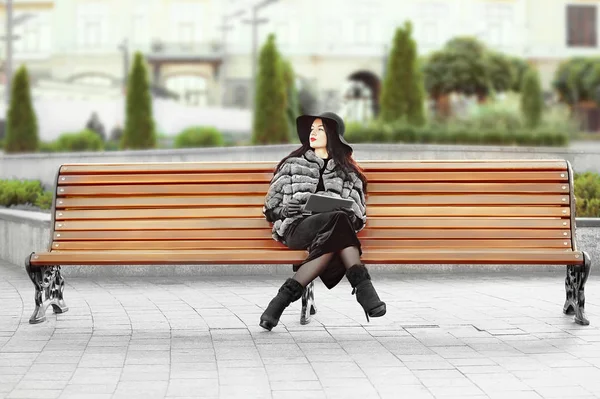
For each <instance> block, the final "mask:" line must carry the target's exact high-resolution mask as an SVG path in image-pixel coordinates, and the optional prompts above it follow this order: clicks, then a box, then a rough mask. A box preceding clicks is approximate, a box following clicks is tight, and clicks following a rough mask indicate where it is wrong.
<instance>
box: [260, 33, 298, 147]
mask: <svg viewBox="0 0 600 399" xmlns="http://www.w3.org/2000/svg"><path fill="white" fill-rule="evenodd" d="M286 90H287V88H286V84H285V79H284V73H283V64H282V62H281V60H280V56H279V52H278V51H277V46H276V44H275V35H273V34H270V35H269V37H268V39H267V42H266V43H265V44H264V46H263V47H262V49H261V51H260V57H259V61H258V73H257V76H256V86H255V98H254V126H253V129H252V142H253V143H254V144H276V143H288V142H289V141H290V132H289V126H288V116H287V95H286Z"/></svg>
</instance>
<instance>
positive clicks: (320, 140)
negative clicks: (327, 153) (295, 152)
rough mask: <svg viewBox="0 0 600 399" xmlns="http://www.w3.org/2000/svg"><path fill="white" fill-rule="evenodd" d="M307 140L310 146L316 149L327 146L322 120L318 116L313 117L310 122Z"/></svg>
mask: <svg viewBox="0 0 600 399" xmlns="http://www.w3.org/2000/svg"><path fill="white" fill-rule="evenodd" d="M308 140H309V142H310V146H311V148H314V149H317V148H326V147H327V134H326V133H325V126H323V121H322V120H321V119H320V118H317V119H315V120H314V122H313V123H312V126H311V128H310V135H309V136H308Z"/></svg>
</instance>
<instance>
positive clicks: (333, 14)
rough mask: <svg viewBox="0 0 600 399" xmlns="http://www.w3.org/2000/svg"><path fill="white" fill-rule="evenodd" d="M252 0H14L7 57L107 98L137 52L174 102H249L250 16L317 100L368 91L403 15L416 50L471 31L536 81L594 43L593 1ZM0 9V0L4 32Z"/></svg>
mask: <svg viewBox="0 0 600 399" xmlns="http://www.w3.org/2000/svg"><path fill="white" fill-rule="evenodd" d="M258 2H259V1H258V0H60V1H59V0H13V3H14V6H13V8H14V16H15V18H22V17H20V16H21V15H26V16H27V17H28V18H26V19H25V20H24V21H22V22H20V23H19V24H18V25H15V26H14V32H15V34H16V35H18V36H19V38H18V39H16V40H15V42H14V59H15V61H14V63H15V65H18V64H21V63H25V64H26V65H27V66H28V68H29V69H30V71H31V74H32V77H33V84H34V87H40V88H46V91H45V93H53V95H57V96H60V95H63V94H65V93H71V94H69V95H73V96H77V95H80V96H82V98H85V96H89V95H94V94H98V95H106V96H110V95H112V96H116V95H122V90H123V85H124V80H123V79H124V77H125V74H126V71H127V69H128V68H129V62H130V60H129V59H130V57H131V54H133V52H134V51H141V52H142V53H143V54H144V55H145V56H146V59H147V61H148V63H149V66H150V74H151V79H152V81H153V83H154V85H155V87H156V88H160V89H163V90H164V92H166V93H167V94H169V93H170V94H174V95H177V96H178V99H179V101H181V102H184V103H187V104H193V105H198V106H203V105H214V106H227V107H238V108H247V107H249V106H250V104H251V95H252V92H251V81H252V60H253V57H252V54H253V52H252V50H253V29H254V26H256V31H257V40H256V44H257V47H258V49H260V45H261V44H262V43H263V42H264V40H265V39H266V36H267V35H268V34H269V33H271V32H272V33H275V34H276V35H277V43H278V46H279V49H280V52H281V53H282V54H283V55H284V56H286V57H287V58H288V59H290V61H291V62H292V64H293V66H294V69H295V71H296V73H297V75H298V77H299V81H300V82H301V84H303V85H306V86H308V87H310V88H311V90H313V91H314V92H315V95H316V97H317V98H319V100H320V103H319V108H328V109H340V108H342V107H352V106H353V104H354V105H356V104H364V103H365V101H366V102H367V103H368V102H369V101H376V98H377V93H378V91H379V85H380V80H381V77H382V75H383V73H384V69H385V63H386V54H387V52H388V51H389V46H390V44H391V41H392V38H393V35H394V31H395V28H396V27H397V26H399V25H401V24H403V23H404V21H406V20H410V21H412V23H413V27H414V37H415V39H416V41H417V44H418V49H419V53H420V55H426V54H428V53H430V52H431V51H435V50H437V49H439V48H441V47H442V46H443V45H444V43H445V42H446V41H447V40H449V39H450V38H452V37H455V36H462V35H471V36H476V37H478V38H480V39H481V40H483V41H484V42H485V43H487V44H488V45H489V46H490V47H492V48H495V49H497V50H499V51H502V52H505V53H508V54H511V55H515V56H520V57H523V58H525V59H527V60H529V61H530V62H531V63H532V64H534V65H536V66H537V67H538V68H539V69H540V72H541V77H542V82H543V86H544V88H546V89H549V88H550V86H551V81H552V78H553V74H554V71H555V69H556V67H557V66H558V64H559V63H560V62H561V61H562V60H564V59H566V58H569V57H573V56H591V55H595V54H596V52H597V51H598V29H597V26H598V6H599V5H600V0H402V1H398V0H353V1H352V2H348V1H347V0H275V1H273V2H272V3H270V4H267V5H266V6H264V7H263V8H261V9H260V10H259V11H258V12H257V13H256V16H257V17H258V18H259V20H260V21H261V22H260V23H258V24H253V23H252V21H253V20H252V16H253V15H254V14H253V12H252V8H253V6H254V5H255V4H257V3H258ZM350 4H351V5H350ZM4 13H5V9H4V2H2V4H0V21H1V22H2V23H1V24H0V29H2V31H4V30H5V23H6V17H5V15H4ZM224 27H228V29H227V30H225V29H223V28H224ZM4 46H5V44H4V42H2V48H1V49H0V51H2V54H5V49H4ZM86 88H87V89H86ZM89 88H92V89H89ZM48 95H50V94H48ZM357 99H363V100H364V101H363V100H361V101H358V102H357V101H356V100H357ZM368 108H370V105H369V107H368ZM355 112H359V111H358V110H355Z"/></svg>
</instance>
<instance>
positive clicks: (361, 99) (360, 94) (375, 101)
mask: <svg viewBox="0 0 600 399" xmlns="http://www.w3.org/2000/svg"><path fill="white" fill-rule="evenodd" d="M380 90H381V81H380V80H379V78H378V77H377V75H375V74H374V73H372V72H369V71H358V72H355V73H353V74H352V75H350V76H349V77H348V80H347V82H346V84H345V87H344V90H343V96H342V97H343V101H344V105H343V108H344V110H343V113H344V115H345V118H347V119H349V120H350V121H359V122H364V121H368V120H371V119H373V118H375V117H376V116H377V115H378V114H379V91H380Z"/></svg>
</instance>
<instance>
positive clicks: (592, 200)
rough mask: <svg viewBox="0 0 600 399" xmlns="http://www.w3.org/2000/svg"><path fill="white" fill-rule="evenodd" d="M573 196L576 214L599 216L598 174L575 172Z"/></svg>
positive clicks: (599, 188)
mask: <svg viewBox="0 0 600 399" xmlns="http://www.w3.org/2000/svg"><path fill="white" fill-rule="evenodd" d="M575 198H577V202H576V204H577V213H576V214H577V216H579V217H600V174H598V173H593V172H585V173H581V174H575Z"/></svg>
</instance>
